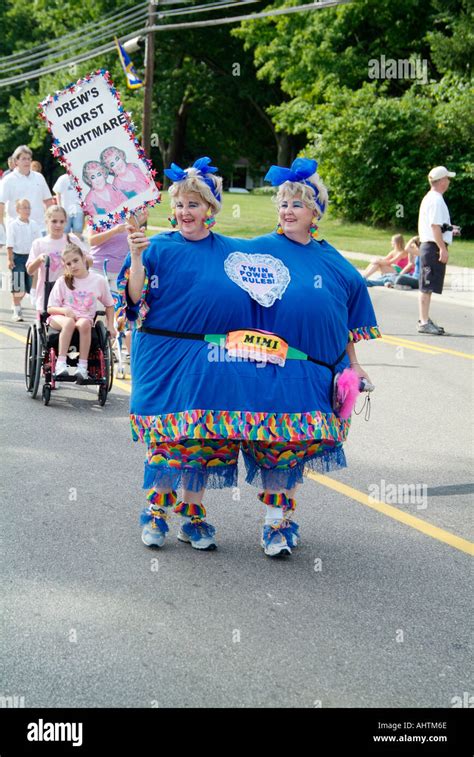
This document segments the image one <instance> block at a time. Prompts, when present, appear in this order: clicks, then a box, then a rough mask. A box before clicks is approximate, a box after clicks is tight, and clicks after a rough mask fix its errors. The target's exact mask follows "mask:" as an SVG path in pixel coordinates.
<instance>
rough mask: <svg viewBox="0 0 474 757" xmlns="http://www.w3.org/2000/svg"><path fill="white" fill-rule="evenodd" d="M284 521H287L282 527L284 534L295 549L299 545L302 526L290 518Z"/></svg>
mask: <svg viewBox="0 0 474 757" xmlns="http://www.w3.org/2000/svg"><path fill="white" fill-rule="evenodd" d="M283 522H284V523H285V526H282V528H281V531H282V534H283V536H284V537H285V539H286V541H287V542H288V546H289V547H290V549H295V547H297V546H298V539H299V538H300V534H299V528H300V527H299V525H298V524H297V523H295V522H294V521H293V520H290V519H289V518H286V519H285V520H284V521H283Z"/></svg>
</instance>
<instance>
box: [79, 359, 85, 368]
mask: <svg viewBox="0 0 474 757" xmlns="http://www.w3.org/2000/svg"><path fill="white" fill-rule="evenodd" d="M79 368H87V360H79Z"/></svg>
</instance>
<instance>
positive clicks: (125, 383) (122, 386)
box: [112, 376, 132, 394]
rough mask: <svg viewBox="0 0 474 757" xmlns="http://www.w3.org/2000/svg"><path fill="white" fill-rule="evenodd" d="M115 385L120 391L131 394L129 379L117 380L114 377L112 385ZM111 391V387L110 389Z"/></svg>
mask: <svg viewBox="0 0 474 757" xmlns="http://www.w3.org/2000/svg"><path fill="white" fill-rule="evenodd" d="M115 385H117V386H118V387H120V389H122V391H124V392H128V394H131V393H132V382H131V380H130V379H119V378H117V377H116V376H114V384H113V386H115ZM112 389H113V387H112Z"/></svg>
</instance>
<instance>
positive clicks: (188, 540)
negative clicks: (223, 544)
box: [177, 519, 217, 551]
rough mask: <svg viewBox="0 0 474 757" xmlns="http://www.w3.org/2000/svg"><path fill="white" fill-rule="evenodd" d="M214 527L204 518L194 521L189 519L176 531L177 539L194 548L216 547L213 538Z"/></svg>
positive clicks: (208, 548)
mask: <svg viewBox="0 0 474 757" xmlns="http://www.w3.org/2000/svg"><path fill="white" fill-rule="evenodd" d="M215 533H216V529H215V528H214V526H211V524H210V523H208V522H207V521H205V520H197V521H195V522H194V523H193V522H192V520H191V519H189V522H188V523H185V524H184V525H183V526H181V528H180V529H179V531H178V534H177V536H178V539H179V541H182V542H184V543H185V544H190V545H191V546H192V547H193V548H194V549H201V550H207V551H211V550H213V549H216V546H217V545H216V541H215V539H214V536H215Z"/></svg>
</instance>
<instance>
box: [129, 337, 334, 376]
mask: <svg viewBox="0 0 474 757" xmlns="http://www.w3.org/2000/svg"><path fill="white" fill-rule="evenodd" d="M138 331H141V332H143V333H144V334H155V335H157V336H170V337H174V338H176V339H193V340H194V341H197V342H208V343H210V344H217V345H218V346H221V345H222V340H223V339H225V338H226V334H193V333H191V332H189V331H188V332H184V331H166V329H152V328H150V327H149V326H140V328H139V329H138ZM345 354H346V350H345V349H344V351H343V352H341V354H340V355H339V357H338V358H336V361H335V362H334V363H325V362H324V360H316V358H315V357H311V355H307V354H306V353H305V352H301V350H297V349H296V348H295V347H288V353H287V355H286V357H287V358H288V359H290V360H309V362H310V363H316V365H322V366H323V367H324V368H328V369H329V370H330V371H331V373H332V375H333V376H334V374H335V368H336V365H338V363H340V362H341V360H342V358H343V357H344V355H345Z"/></svg>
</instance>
